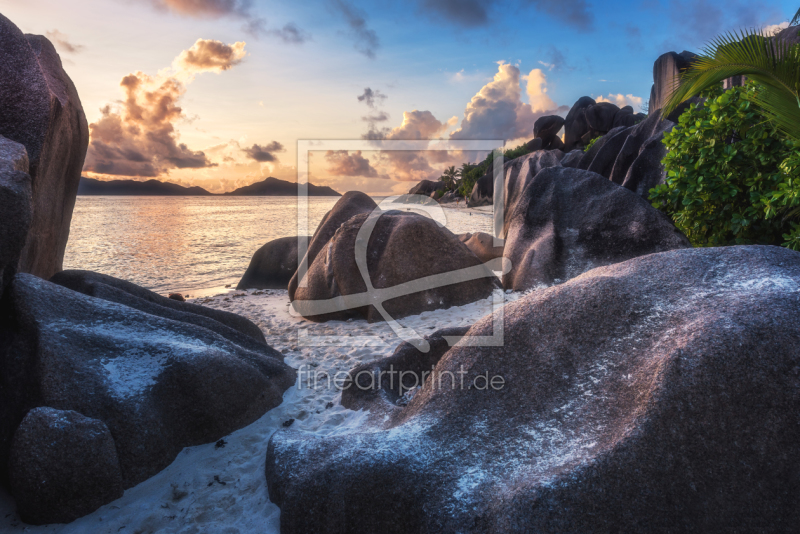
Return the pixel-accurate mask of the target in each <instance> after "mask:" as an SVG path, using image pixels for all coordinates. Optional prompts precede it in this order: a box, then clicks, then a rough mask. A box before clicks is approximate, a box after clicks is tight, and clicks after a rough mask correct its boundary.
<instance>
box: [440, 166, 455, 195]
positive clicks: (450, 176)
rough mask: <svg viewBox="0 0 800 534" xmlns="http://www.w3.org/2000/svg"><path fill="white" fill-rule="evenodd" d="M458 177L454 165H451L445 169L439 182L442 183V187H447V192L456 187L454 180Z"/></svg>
mask: <svg viewBox="0 0 800 534" xmlns="http://www.w3.org/2000/svg"><path fill="white" fill-rule="evenodd" d="M457 177H458V171H457V170H456V168H455V166H454V165H451V166H450V167H448V168H447V169H445V171H444V174H442V177H441V180H442V181H443V182H444V185H445V186H446V187H447V189H448V191H452V190H453V189H454V188H455V185H456V178H457Z"/></svg>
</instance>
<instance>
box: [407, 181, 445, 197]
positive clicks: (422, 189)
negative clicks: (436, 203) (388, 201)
mask: <svg viewBox="0 0 800 534" xmlns="http://www.w3.org/2000/svg"><path fill="white" fill-rule="evenodd" d="M443 189H446V186H445V184H444V182H442V181H441V180H440V181H438V182H434V181H432V180H422V181H421V182H420V183H418V184H417V185H415V186H414V187H412V188H411V189H409V191H408V194H409V195H422V196H423V197H429V196H431V193H433V192H435V191H441V190H443Z"/></svg>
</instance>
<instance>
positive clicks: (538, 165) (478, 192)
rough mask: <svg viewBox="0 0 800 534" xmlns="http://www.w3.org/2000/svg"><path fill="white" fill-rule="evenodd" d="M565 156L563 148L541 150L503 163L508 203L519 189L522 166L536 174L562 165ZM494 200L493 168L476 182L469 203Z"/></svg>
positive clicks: (475, 204)
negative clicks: (518, 183)
mask: <svg viewBox="0 0 800 534" xmlns="http://www.w3.org/2000/svg"><path fill="white" fill-rule="evenodd" d="M563 157H564V153H563V152H562V151H561V150H557V149H556V150H539V151H536V152H532V153H530V154H526V155H524V156H520V157H518V158H515V159H512V160H509V161H506V162H505V163H503V176H504V182H503V183H504V191H505V195H506V196H505V202H506V203H508V199H509V196H513V195H514V194H515V192H516V190H517V187H518V186H517V182H516V179H517V177H518V176H519V175H520V169H521V168H523V167H524V168H525V169H526V172H527V173H529V174H536V173H537V172H539V171H540V170H542V169H545V168H547V167H553V166H557V165H560V162H561V159H562V158H563ZM493 201H494V171H493V170H492V171H490V172H488V173H487V174H484V175H483V176H482V177H481V178H479V179H478V181H477V182H475V186H474V187H473V188H472V195H470V198H469V201H468V202H467V205H468V206H470V207H473V206H491V205H492V203H493Z"/></svg>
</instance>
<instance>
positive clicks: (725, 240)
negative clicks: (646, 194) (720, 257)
mask: <svg viewBox="0 0 800 534" xmlns="http://www.w3.org/2000/svg"><path fill="white" fill-rule="evenodd" d="M761 90H762V88H761V86H758V85H756V84H754V83H752V82H751V83H748V84H747V85H746V86H745V87H734V88H733V89H730V90H728V91H726V92H723V91H722V90H721V89H720V88H718V87H717V88H714V89H711V90H708V91H706V92H704V93H703V96H704V97H705V98H707V100H706V102H705V105H702V104H694V105H691V106H690V107H689V109H687V110H686V111H685V112H684V113H683V114H682V115H681V117H680V119H679V124H678V125H677V126H675V128H674V129H673V130H672V131H671V132H668V133H665V134H664V144H665V145H666V147H667V149H668V153H667V156H666V157H665V158H664V160H663V163H664V166H665V169H666V172H667V180H666V183H665V184H663V185H660V186H658V187H656V188H654V189H651V191H650V199H651V200H652V201H653V206H655V207H656V208H658V209H661V210H663V211H664V212H665V213H666V214H667V215H669V216H670V217H672V219H673V221H674V222H675V225H676V226H677V227H678V228H679V229H680V230H681V231H683V233H684V234H686V236H687V237H688V238H689V240H690V241H691V242H692V244H694V245H695V246H721V245H734V244H751V243H760V244H771V245H781V244H783V245H784V246H788V247H791V248H793V249H795V250H798V249H800V226H799V225H797V224H795V223H794V221H793V219H794V218H796V216H797V213H798V210H799V209H800V208H798V206H800V152H799V151H798V149H800V144H798V143H797V142H796V141H794V140H793V139H791V138H789V137H787V136H786V135H785V134H784V133H781V132H780V131H779V130H778V129H777V125H776V124H775V123H774V122H772V121H769V120H767V117H766V116H765V114H764V113H763V110H762V109H761V108H760V107H759V106H757V105H756V104H755V103H754V100H755V99H754V97H753V95H754V94H755V93H757V92H758V91H761Z"/></svg>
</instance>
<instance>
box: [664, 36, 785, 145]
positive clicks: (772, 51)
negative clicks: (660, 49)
mask: <svg viewBox="0 0 800 534" xmlns="http://www.w3.org/2000/svg"><path fill="white" fill-rule="evenodd" d="M732 76H747V77H748V78H749V79H752V80H753V81H755V82H756V83H758V84H760V85H762V86H763V88H764V89H763V91H760V92H759V93H758V95H759V96H758V97H757V98H755V99H754V103H755V104H757V105H758V106H759V107H761V108H762V109H763V111H764V112H765V113H766V114H767V116H769V117H770V118H772V119H774V120H775V121H776V125H777V126H778V127H779V128H780V129H781V130H783V131H784V132H785V133H786V134H787V135H790V136H792V137H793V138H795V139H800V97H798V89H799V88H800V46H798V45H791V44H790V43H788V42H786V41H784V40H777V39H768V38H765V37H763V36H762V35H760V32H758V31H756V30H752V31H749V32H739V33H726V34H723V35H721V36H719V37H717V38H715V39H714V40H713V41H711V43H709V45H707V46H706V48H705V49H704V50H703V52H702V54H701V55H700V56H699V57H698V58H697V59H695V60H694V61H693V62H692V64H691V66H690V67H689V68H688V69H687V70H686V71H685V72H684V73H683V74H682V75H681V77H680V78H679V79H676V80H674V85H673V87H671V88H670V89H671V96H670V98H669V99H668V100H667V103H666V104H665V105H664V111H663V113H664V115H666V114H668V113H670V112H671V111H672V110H674V109H675V108H676V107H677V106H678V105H679V104H681V103H682V102H684V101H686V100H687V99H689V98H691V97H692V96H694V95H696V94H698V93H701V92H702V91H704V90H706V89H709V88H711V87H714V86H717V85H719V84H720V83H721V82H722V81H723V80H725V79H726V78H730V77H732ZM792 103H793V105H792Z"/></svg>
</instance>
